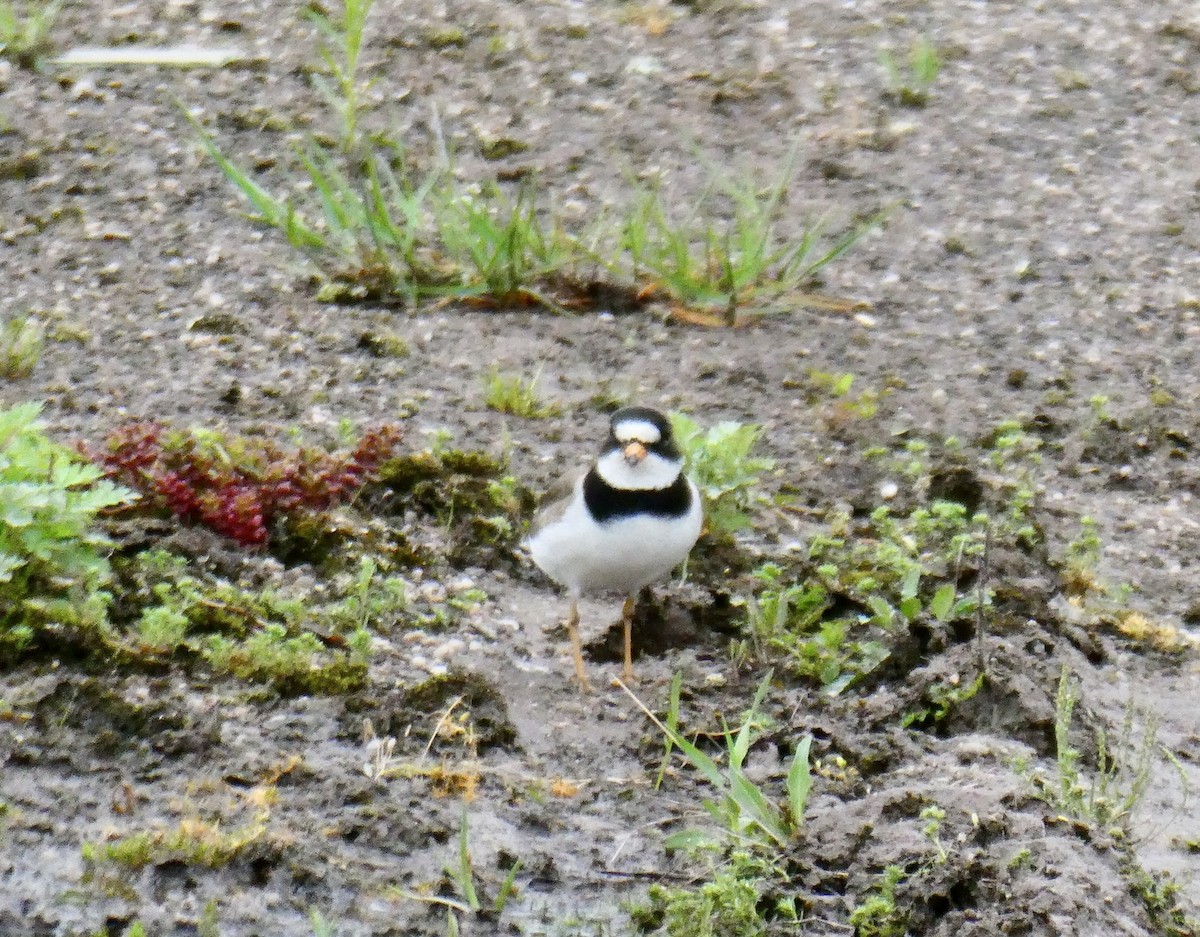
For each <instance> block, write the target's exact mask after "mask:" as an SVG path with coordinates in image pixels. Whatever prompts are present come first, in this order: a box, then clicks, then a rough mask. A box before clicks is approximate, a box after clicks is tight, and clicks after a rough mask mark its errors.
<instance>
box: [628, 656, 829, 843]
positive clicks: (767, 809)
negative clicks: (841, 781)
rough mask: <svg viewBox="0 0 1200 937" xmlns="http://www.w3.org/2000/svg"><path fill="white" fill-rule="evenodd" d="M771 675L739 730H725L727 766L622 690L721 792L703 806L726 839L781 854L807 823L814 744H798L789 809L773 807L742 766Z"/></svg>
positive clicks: (690, 835)
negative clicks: (774, 850)
mask: <svg viewBox="0 0 1200 937" xmlns="http://www.w3.org/2000/svg"><path fill="white" fill-rule="evenodd" d="M771 676H772V674H770V673H768V674H767V676H766V677H765V678H764V679H763V681H762V683H761V684H760V685H759V687H758V690H757V692H756V693H755V694H754V700H753V702H752V703H751V704H750V709H749V710H748V711H747V712H746V714H745V716H744V717H743V720H742V724H741V726H739V727H738V729H737V730H736V731H734V730H731V729H729V728H728V727H723V734H724V738H725V756H726V757H725V766H724V767H721V766H719V765H718V764H717V762H716V761H714V760H713V759H712V758H710V757H709V756H708V755H707V754H705V753H704V752H703V751H701V750H700V749H699V748H697V747H696V746H695V745H694V744H693V743H692V742H690V741H688V739H686V738H685V737H684V736H683V735H682V734H681V733H680V732H679V731H678V729H675V728H672V727H671V726H668V725H666V724H664V723H663V722H662V721H660V720H659V718H658V717H657V716H655V715H654V714H653V713H652V712H651V711H650V710H649V709H647V708H646V705H645V704H644V703H642V701H641V700H639V699H638V698H637V697H636V696H634V695H633V693H631V692H630V691H629V690H628V688H625V687H624V686H623V689H625V692H626V693H627V694H628V695H629V697H630V699H632V700H633V701H634V703H635V704H636V705H637V706H638V708H639V709H641V710H642V712H644V713H645V714H646V716H647V717H648V718H649V719H650V721H651V722H653V723H654V724H655V726H657V727H658V730H659V731H660V732H662V733H663V735H664V736H666V737H667V738H669V739H670V740H671V743H672V744H673V745H674V746H675V747H676V748H677V749H679V751H680V752H681V753H682V754H683V755H684V757H685V758H686V759H687V760H688V762H689V763H690V764H691V765H692V767H693V768H695V769H696V770H697V771H698V772H700V774H701V775H702V776H703V777H704V779H705V780H706V781H708V782H709V784H710V785H712V787H713V788H714V790H716V791H717V793H718V795H719V796H718V798H717V799H715V800H706V801H704V809H705V810H706V811H707V812H708V814H709V815H710V816H711V817H712V818H713V819H714V820H715V821H716V823H717V825H718V828H719V829H720V832H721V835H722V836H723V837H726V838H728V839H730V840H731V841H733V842H735V843H742V844H752V845H758V846H761V847H766V848H769V849H770V848H774V849H778V848H782V847H785V846H787V845H788V843H790V842H791V841H792V838H793V837H794V835H795V834H796V832H797V831H798V830H799V829H800V827H801V826H802V825H803V823H804V808H805V805H806V804H807V802H808V793H809V790H810V789H811V787H812V775H811V773H810V771H809V761H808V752H809V747H810V746H811V744H812V739H811V737H807V736H806V737H805V738H804V739H802V740H800V742H799V743H798V744H797V745H796V751H795V754H794V755H793V757H792V763H791V766H790V767H789V769H788V774H787V784H786V788H787V802H786V803H785V804H783V805H779V804H776V803H774V802H773V801H772V800H771V799H770V798H769V797H768V796H767V795H766V794H765V793H764V792H763V791H762V790H761V789H760V788H759V787H758V786H757V785H756V784H755V783H754V782H753V781H751V780H750V779H749V778H747V777H746V774H745V772H744V770H743V765H744V764H745V760H746V756H747V754H748V753H749V751H750V747H751V745H753V743H754V741H755V740H756V739H757V738H758V737H759V735H760V734H761V732H762V727H763V724H762V717H761V714H760V712H759V709H760V707H761V706H762V702H763V699H764V698H765V697H766V694H767V691H768V690H769V689H770V686H771ZM707 842H711V837H709V836H708V835H707V834H705V833H703V832H699V831H694V830H693V831H687V832H685V833H682V834H678V835H676V836H673V837H670V838H669V839H668V846H670V847H674V848H684V847H688V848H694V847H696V846H698V845H703V844H704V843H707Z"/></svg>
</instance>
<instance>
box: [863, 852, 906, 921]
mask: <svg viewBox="0 0 1200 937" xmlns="http://www.w3.org/2000/svg"><path fill="white" fill-rule="evenodd" d="M906 877H907V876H906V874H905V872H904V868H903V866H899V865H889V866H888V867H887V868H886V869H884V870H883V875H882V876H880V879H879V882H878V883H877V884H876V886H875V888H874V889H873V890H872V892H871V894H870V895H868V896H867V897H866V899H865V900H864V901H863V902H862V904H860V905H858V906H857V907H855V908H854V910H852V911H851V912H850V926H851V927H853V928H854V934H855V937H904V935H905V934H907V933H908V916H907V915H906V914H905V913H904V912H903V911H901V910H900V909H899V908H898V907H897V906H896V887H897V886H898V885H900V883H901V882H903V881H904V880H905V878H906Z"/></svg>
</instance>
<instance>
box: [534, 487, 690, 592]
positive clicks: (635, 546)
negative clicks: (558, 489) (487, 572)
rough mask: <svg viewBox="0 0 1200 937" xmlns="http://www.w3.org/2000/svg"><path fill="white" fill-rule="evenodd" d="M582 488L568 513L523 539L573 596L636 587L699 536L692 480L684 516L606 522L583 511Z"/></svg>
mask: <svg viewBox="0 0 1200 937" xmlns="http://www.w3.org/2000/svg"><path fill="white" fill-rule="evenodd" d="M689 484H690V482H689ZM580 487H581V485H577V486H576V489H575V499H574V502H573V504H572V505H571V507H570V508H568V510H567V513H566V514H564V515H563V517H562V518H561V519H559V520H558V521H555V522H554V523H551V524H549V525H547V526H546V527H544V528H543V529H542V530H540V531H538V532H537V533H536V534H535V535H534V536H533V537H531V538H530V540H529V541H528V543H527V544H526V545H527V546H528V548H529V553H530V555H531V556H532V557H533V561H534V562H535V563H537V565H538V566H539V567H541V569H542V571H543V572H545V574H546V575H547V576H549V577H550V578H551V579H553V580H554V581H555V582H557V583H559V585H562V586H564V587H565V588H566V589H568V590H569V591H570V592H571V593H572V594H573V595H581V594H582V593H584V592H623V593H626V594H632V593H634V592H637V591H638V590H639V589H641V588H642V587H643V586H648V585H650V583H652V582H657V581H658V580H660V579H663V578H665V577H666V576H667V575H668V574H669V573H670V572H671V570H673V569H674V568H675V567H676V566H678V565H679V564H680V563H682V562H683V561H684V559H686V558H687V555H688V551H689V550H691V548H692V546H693V544H695V542H696V538H697V537H699V536H700V527H701V524H702V521H703V516H702V511H701V507H700V495H699V492H697V491H696V486H695V485H692V509H691V510H690V511H689V512H688V513H687V514H686V515H684V516H683V517H629V518H622V519H620V520H612V521H609V522H608V523H606V524H597V523H596V522H595V521H594V520H592V518H591V516H590V515H589V514H588V513H587V510H586V508H585V507H584V505H583V497H582V492H581V490H580Z"/></svg>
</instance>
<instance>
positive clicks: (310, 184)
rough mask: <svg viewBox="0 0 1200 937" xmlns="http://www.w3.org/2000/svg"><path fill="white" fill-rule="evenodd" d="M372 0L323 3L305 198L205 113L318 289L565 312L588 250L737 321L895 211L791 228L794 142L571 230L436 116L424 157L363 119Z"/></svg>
mask: <svg viewBox="0 0 1200 937" xmlns="http://www.w3.org/2000/svg"><path fill="white" fill-rule="evenodd" d="M370 9H371V0H344V2H343V4H342V7H341V15H340V16H337V17H334V16H332V15H327V14H324V13H314V14H313V15H312V19H313V21H314V22H315V23H316V25H317V27H318V29H319V31H320V34H321V41H320V45H319V48H318V55H319V56H320V58H321V59H322V61H323V62H324V66H325V72H326V74H324V75H317V76H315V77H314V79H313V80H314V83H315V84H316V86H317V88H318V90H319V91H320V92H321V94H322V96H323V97H324V98H325V100H326V102H327V104H328V106H329V108H330V110H331V111H332V113H333V115H334V118H335V120H336V124H337V134H336V141H335V142H333V143H329V142H325V141H324V140H323V138H320V137H316V136H314V137H313V138H310V139H309V140H308V141H307V142H306V143H305V144H303V145H301V146H299V147H297V148H296V150H295V153H294V162H295V165H296V169H297V172H296V174H295V175H296V177H297V179H300V180H302V181H301V182H298V183H297V184H296V185H295V186H294V188H295V190H296V192H297V193H298V197H297V198H295V199H293V198H291V197H287V196H281V195H279V194H276V193H274V192H271V191H269V190H267V189H266V188H264V187H263V186H262V185H260V184H259V183H258V182H257V181H256V180H255V179H254V177H253V176H252V174H251V173H249V172H247V171H246V170H245V169H243V168H242V167H241V166H239V165H238V163H237V162H236V161H234V160H233V159H231V158H230V157H229V156H227V155H226V154H225V152H224V151H223V150H222V149H221V147H220V146H219V145H218V144H217V142H216V140H214V139H213V137H212V136H210V135H209V134H208V133H207V132H206V131H205V130H204V129H203V128H202V127H201V126H200V125H199V124H198V123H197V122H196V121H195V120H193V126H194V127H195V129H196V132H197V134H198V137H199V142H200V145H201V146H202V147H203V148H204V149H205V150H206V151H207V153H208V154H209V156H210V157H211V158H212V159H213V161H214V162H215V163H216V164H217V166H218V167H219V169H220V170H221V172H222V173H223V174H224V175H225V177H226V178H227V179H228V180H229V181H230V182H231V183H232V184H233V185H234V186H235V187H236V188H237V189H238V190H239V191H240V192H241V193H242V195H243V196H244V197H245V199H246V200H247V201H248V202H249V204H250V206H251V208H252V211H253V213H252V215H251V218H252V219H254V220H256V221H258V222H260V223H262V224H265V225H267V226H269V227H272V228H275V229H277V230H278V231H280V232H281V233H282V234H283V235H284V236H285V237H286V238H287V240H288V242H289V243H290V244H291V245H292V246H293V247H295V248H296V249H297V250H299V251H301V252H302V253H303V254H304V255H305V256H306V257H307V258H308V259H309V261H310V262H311V263H312V264H313V265H314V266H315V267H316V269H317V270H319V271H320V273H321V274H322V276H323V278H324V280H325V283H324V285H323V286H322V287H321V289H320V291H319V293H318V296H319V298H322V299H325V300H329V301H355V300H365V299H382V300H393V301H401V302H406V303H409V304H416V303H420V302H424V301H439V300H457V301H466V302H472V303H475V304H479V305H484V306H488V307H511V306H526V305H536V306H540V307H541V308H543V309H547V310H550V311H553V312H557V313H566V312H567V311H568V307H569V306H571V305H574V304H577V303H578V302H587V301H588V300H587V296H586V293H585V291H584V289H583V287H582V284H581V283H580V281H579V277H578V275H577V270H578V269H579V268H580V267H581V266H582V265H583V264H587V265H589V267H596V266H599V267H603V268H605V269H607V270H608V272H609V274H611V276H612V278H613V279H614V280H615V281H618V282H616V283H615V284H614V285H615V288H616V289H618V290H619V291H623V292H626V293H629V294H631V295H630V301H631V302H637V301H640V300H641V299H644V298H645V297H646V295H649V294H652V293H654V292H656V291H659V290H661V291H665V292H666V293H668V294H669V295H670V296H671V297H672V298H673V299H674V300H675V301H677V302H679V303H684V304H685V305H689V306H698V307H704V308H715V309H718V310H721V311H723V312H724V313H725V315H726V318H727V320H728V323H730V324H731V323H732V322H733V321H734V320H735V319H736V313H737V310H738V309H740V308H742V307H744V306H746V305H747V304H749V303H751V302H754V303H759V304H760V303H761V301H766V300H773V299H776V298H778V297H779V295H780V294H781V293H783V292H785V291H788V290H793V289H795V288H797V287H800V286H803V285H804V284H805V283H806V282H807V281H808V280H810V279H811V278H812V277H814V276H815V275H816V274H817V272H818V271H819V270H820V269H821V268H822V267H824V266H825V265H826V264H828V263H830V262H832V261H833V260H834V259H836V258H837V257H839V256H841V254H843V253H844V252H845V251H847V250H849V249H850V247H852V246H853V245H854V244H855V243H856V242H857V241H858V240H859V238H861V237H862V236H863V234H864V233H865V232H866V231H867V230H868V229H869V228H870V227H872V226H874V225H876V224H878V223H879V222H880V220H881V218H875V219H871V220H870V221H868V222H866V223H864V224H860V225H858V226H856V227H855V228H854V229H853V230H851V231H850V232H848V233H846V234H843V235H842V236H840V237H837V238H833V239H827V238H825V237H824V236H823V233H822V225H821V224H820V223H817V224H814V225H811V226H809V227H808V228H807V229H806V230H805V231H804V232H803V233H802V234H801V235H800V237H799V238H798V239H797V240H793V241H786V240H784V239H782V238H781V237H779V236H778V235H777V233H776V223H777V221H778V219H779V216H780V215H781V213H782V211H783V203H784V200H785V195H786V189H787V185H788V183H789V182H790V180H791V178H792V174H793V172H794V170H795V164H796V152H795V151H794V150H793V152H792V154H791V155H790V156H789V158H788V159H787V161H786V163H785V165H784V167H783V168H782V170H781V172H780V173H779V176H778V178H777V179H775V180H774V181H773V182H772V183H771V184H770V185H769V186H767V187H766V191H765V194H763V193H762V192H760V189H762V186H760V184H759V183H758V182H757V181H756V180H755V179H753V177H752V175H747V176H746V177H744V178H741V179H738V180H730V179H727V178H725V177H724V176H721V175H720V174H719V173H717V172H715V171H714V172H713V174H712V178H711V180H710V183H709V185H708V186H707V187H706V189H705V191H704V193H703V194H702V195H701V197H700V199H699V200H698V201H697V203H696V204H695V205H694V206H693V208H692V210H691V211H690V212H689V213H688V214H687V217H686V218H684V219H682V220H679V219H676V218H675V217H674V213H673V212H672V211H671V210H670V209H669V208H668V206H667V204H666V202H665V200H664V198H663V195H662V191H661V188H659V187H657V186H652V187H650V188H644V189H642V190H640V191H639V192H638V193H637V194H636V195H635V196H634V198H633V199H632V205H633V207H632V208H631V209H630V210H629V212H628V214H627V216H626V217H625V219H624V220H623V222H621V223H620V225H619V226H616V225H613V224H610V223H609V221H608V220H607V218H606V217H605V216H604V215H603V214H601V215H600V216H599V218H597V219H596V220H595V221H593V222H592V223H591V224H588V225H583V226H582V230H581V231H568V230H566V228H565V227H564V225H563V224H562V223H561V221H560V218H559V216H558V214H557V212H556V211H555V209H554V206H553V203H552V202H551V201H550V200H549V199H545V198H543V197H541V196H540V195H539V193H538V191H537V189H536V187H535V185H534V183H533V182H531V181H526V182H524V183H523V184H521V185H520V186H519V187H518V188H517V189H516V191H515V194H509V192H507V191H506V190H504V189H502V188H500V187H499V186H498V185H495V184H491V183H484V184H476V185H468V184H464V183H461V182H459V181H458V179H457V177H456V175H455V173H454V171H453V168H452V165H451V157H450V154H449V153H448V151H447V149H446V145H445V141H444V139H443V138H442V134H441V128H440V125H437V121H436V120H435V121H434V123H435V128H434V131H433V136H434V139H433V141H432V142H433V143H434V144H435V147H436V149H437V151H438V152H439V153H440V156H439V159H438V163H437V165H435V166H433V167H430V168H427V169H423V170H421V171H418V170H417V168H416V167H415V166H414V164H413V161H412V159H411V158H410V157H409V155H408V153H407V151H406V149H405V147H404V146H403V145H401V144H400V143H399V142H397V141H395V140H393V139H391V138H389V137H388V136H387V135H386V134H368V133H366V132H364V130H363V129H362V122H361V117H362V112H363V109H364V106H365V105H364V103H363V98H364V96H363V93H362V92H363V88H364V83H363V81H362V80H361V78H360V77H359V65H360V59H361V54H362V50H363V47H364V43H365V38H366V36H365V26H366V22H367V19H368V15H369V12H370ZM189 119H191V118H190V117H189ZM514 145H515V144H514V141H507V140H505V141H493V142H492V143H491V144H485V146H484V155H485V157H496V158H498V157H500V156H502V155H507V154H508V153H510V152H512V150H513V147H514ZM300 193H302V194H300ZM726 216H728V220H726V221H717V220H715V219H717V218H723V217H726ZM757 311H766V310H763V309H759V310H757Z"/></svg>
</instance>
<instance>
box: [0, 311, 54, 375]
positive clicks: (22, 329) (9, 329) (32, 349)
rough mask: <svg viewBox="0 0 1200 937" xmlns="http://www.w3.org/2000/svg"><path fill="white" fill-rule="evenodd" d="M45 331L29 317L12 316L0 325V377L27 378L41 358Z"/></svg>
mask: <svg viewBox="0 0 1200 937" xmlns="http://www.w3.org/2000/svg"><path fill="white" fill-rule="evenodd" d="M45 335H46V330H45V328H44V327H43V326H42V324H41V323H40V322H38V321H37V320H36V319H34V318H32V317H30V316H12V317H11V318H8V319H6V320H5V321H4V324H3V325H0V377H4V378H7V379H8V380H10V381H15V380H20V379H22V378H26V377H29V375H31V374H32V373H33V369H34V368H35V367H36V366H37V363H38V361H39V360H40V359H41V357H42V346H43V340H44V339H45Z"/></svg>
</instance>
